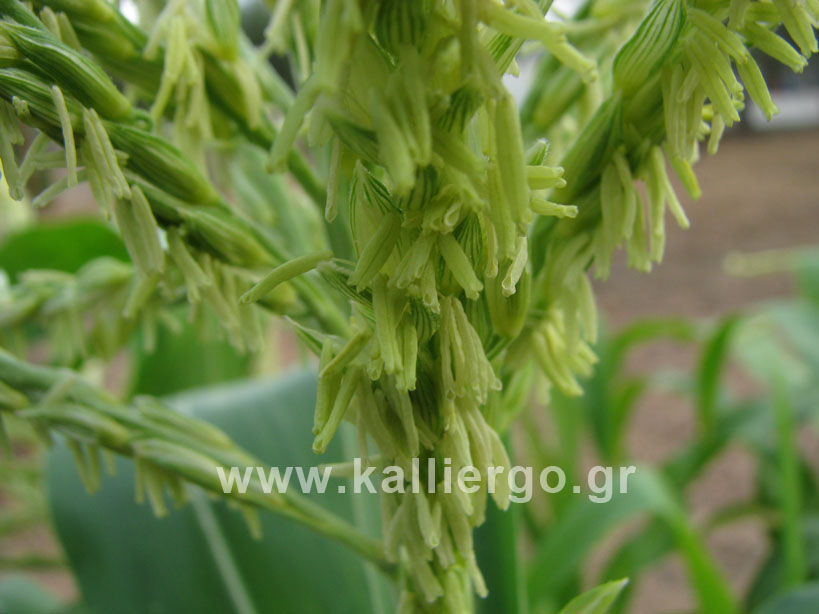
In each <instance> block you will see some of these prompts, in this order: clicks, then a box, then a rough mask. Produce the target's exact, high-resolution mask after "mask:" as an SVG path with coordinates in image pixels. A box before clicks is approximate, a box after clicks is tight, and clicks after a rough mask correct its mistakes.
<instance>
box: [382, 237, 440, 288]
mask: <svg viewBox="0 0 819 614" xmlns="http://www.w3.org/2000/svg"><path fill="white" fill-rule="evenodd" d="M435 242H436V235H435V234H433V233H428V234H422V235H421V236H420V237H418V238H417V239H416V240H415V241H413V243H412V245H410V247H409V249H408V250H407V251H406V252H405V253H404V256H403V257H402V258H401V260H400V261H399V263H398V266H396V268H395V271H394V272H393V275H392V278H391V279H390V285H391V286H394V287H396V288H400V289H404V288H406V287H407V286H409V285H410V284H411V283H413V282H415V281H417V280H418V279H420V278H421V276H422V275H423V273H424V269H425V267H426V266H427V264H428V263H429V261H430V257H431V256H432V250H433V248H434V247H435Z"/></svg>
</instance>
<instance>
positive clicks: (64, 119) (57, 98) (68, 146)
mask: <svg viewBox="0 0 819 614" xmlns="http://www.w3.org/2000/svg"><path fill="white" fill-rule="evenodd" d="M51 94H52V95H53V96H54V106H55V107H56V108H57V115H58V116H59V118H60V127H61V128H62V130H63V146H64V148H65V169H66V174H67V176H68V185H69V187H74V186H75V185H77V149H76V147H75V146H74V129H73V128H72V127H71V117H70V116H69V115H68V107H67V106H66V104H65V98H63V93H62V91H61V90H60V88H59V87H58V86H56V85H52V86H51Z"/></svg>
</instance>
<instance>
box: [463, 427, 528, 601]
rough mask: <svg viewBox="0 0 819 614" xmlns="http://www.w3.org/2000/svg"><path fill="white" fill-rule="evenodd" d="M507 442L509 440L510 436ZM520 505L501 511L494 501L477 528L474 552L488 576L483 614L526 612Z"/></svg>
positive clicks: (486, 576)
mask: <svg viewBox="0 0 819 614" xmlns="http://www.w3.org/2000/svg"><path fill="white" fill-rule="evenodd" d="M504 443H508V438H507V439H506V441H505V442H504ZM519 525H520V509H519V507H518V506H517V505H516V504H514V503H513V504H511V505H510V507H509V509H507V510H506V511H502V510H500V509H498V507H497V506H496V505H494V504H492V503H490V504H489V505H488V506H487V508H486V522H484V524H482V525H481V526H480V527H478V529H477V530H476V531H475V553H476V555H477V557H478V566H479V567H480V569H481V572H482V573H483V576H484V578H485V579H486V586H487V588H488V589H489V595H488V596H487V597H486V598H485V599H480V600H478V601H477V611H478V612H480V613H482V614H495V613H496V612H508V613H509V614H526V613H527V612H528V611H529V607H528V604H527V601H526V588H525V584H524V577H523V570H522V565H521V560H520V557H519V556H518V545H519Z"/></svg>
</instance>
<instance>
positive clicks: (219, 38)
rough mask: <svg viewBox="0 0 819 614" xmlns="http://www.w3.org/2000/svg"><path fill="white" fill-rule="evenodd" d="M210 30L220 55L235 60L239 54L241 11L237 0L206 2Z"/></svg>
mask: <svg viewBox="0 0 819 614" xmlns="http://www.w3.org/2000/svg"><path fill="white" fill-rule="evenodd" d="M205 16H206V17H207V24H208V29H209V30H210V33H211V35H212V36H213V38H214V40H215V41H216V43H217V46H218V49H219V54H220V55H221V56H222V57H223V58H225V59H226V60H235V59H236V57H237V55H238V53H239V32H240V31H241V27H240V26H241V23H240V22H241V17H242V14H241V11H240V10H239V2H238V1H237V0H205Z"/></svg>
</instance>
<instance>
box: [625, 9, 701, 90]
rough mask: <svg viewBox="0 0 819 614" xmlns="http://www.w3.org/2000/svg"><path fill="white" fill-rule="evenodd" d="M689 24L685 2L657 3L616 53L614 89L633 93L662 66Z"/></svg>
mask: <svg viewBox="0 0 819 614" xmlns="http://www.w3.org/2000/svg"><path fill="white" fill-rule="evenodd" d="M685 21H686V5H685V2H684V1H683V0H657V2H655V3H654V5H653V6H652V7H651V9H650V10H649V12H648V14H647V15H646V16H645V17H644V18H643V21H642V22H640V25H639V26H638V27H637V30H635V32H634V34H632V35H631V38H629V39H628V41H626V43H625V44H624V45H623V46H622V47H621V48H620V51H618V52H617V55H616V56H615V58H614V65H613V67H612V72H613V76H614V86H615V87H616V88H619V89H620V90H622V91H623V93H625V94H632V93H634V92H636V91H637V90H638V89H640V87H642V86H643V84H645V83H646V82H647V81H648V80H649V79H650V78H651V77H653V76H654V74H655V73H656V71H657V70H658V69H659V68H660V67H661V66H663V64H664V63H665V61H666V59H667V57H668V54H669V53H671V51H672V49H674V47H675V45H676V43H677V39H678V38H679V36H680V33H681V32H682V29H683V26H684V25H685Z"/></svg>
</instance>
